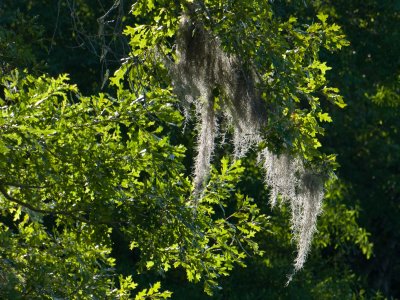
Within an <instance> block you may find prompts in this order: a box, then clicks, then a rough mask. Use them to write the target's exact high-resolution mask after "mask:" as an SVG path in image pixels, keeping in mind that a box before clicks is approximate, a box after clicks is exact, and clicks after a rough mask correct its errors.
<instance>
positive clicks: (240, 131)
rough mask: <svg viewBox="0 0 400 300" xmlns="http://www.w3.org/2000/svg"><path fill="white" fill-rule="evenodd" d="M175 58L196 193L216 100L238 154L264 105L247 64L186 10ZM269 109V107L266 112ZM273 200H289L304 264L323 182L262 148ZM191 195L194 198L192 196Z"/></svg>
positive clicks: (247, 145)
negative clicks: (188, 117) (193, 153)
mask: <svg viewBox="0 0 400 300" xmlns="http://www.w3.org/2000/svg"><path fill="white" fill-rule="evenodd" d="M176 54H177V61H176V62H175V63H174V64H172V65H169V67H168V68H169V71H170V74H171V76H172V79H173V84H174V90H175V93H176V94H177V96H178V97H179V98H180V99H181V100H182V102H183V103H184V106H186V107H189V106H190V105H194V107H195V110H196V113H197V119H198V122H197V124H198V139H197V157H196V159H195V167H194V185H195V187H194V188H195V196H196V197H199V195H200V193H201V191H202V190H203V189H204V184H205V182H206V181H207V178H208V175H209V172H210V164H211V159H212V155H213V151H214V148H215V139H216V137H217V135H218V123H217V118H216V105H215V99H216V96H217V95H218V101H219V102H218V106H219V107H220V108H221V109H220V111H221V114H223V115H224V117H225V120H226V121H227V123H228V125H229V126H230V127H231V128H233V144H234V155H235V157H236V158H240V157H242V156H244V155H246V153H247V152H248V151H249V150H250V149H251V148H252V147H254V146H255V145H257V144H259V143H260V142H261V141H262V140H263V137H262V134H261V132H262V130H263V128H265V126H266V124H267V116H268V109H267V106H266V105H265V102H263V100H262V99H261V97H260V93H259V91H258V89H257V85H258V83H259V79H258V78H257V76H256V75H255V74H256V72H254V70H253V69H252V66H250V65H244V64H243V63H241V62H240V60H239V59H238V57H236V56H235V55H233V54H228V53H226V52H224V51H223V50H222V46H221V42H220V40H219V39H218V37H216V36H214V35H213V34H212V33H211V32H209V31H207V30H206V29H204V26H202V24H201V23H200V22H197V21H196V22H195V21H193V20H192V19H191V18H190V17H189V16H188V15H183V16H182V17H181V23H180V27H179V32H178V37H177V44H176ZM270 113H272V112H270ZM260 158H261V160H262V164H263V168H264V169H265V173H266V177H265V182H266V184H267V185H268V187H269V188H270V190H271V204H272V206H274V205H275V204H276V201H277V200H276V199H278V196H279V195H280V197H281V199H282V200H283V201H284V202H288V203H289V204H290V208H291V212H292V219H291V221H292V231H293V233H294V240H295V241H296V243H297V257H296V260H295V264H294V268H295V271H297V270H299V269H301V268H302V266H303V264H304V262H305V259H306V257H307V253H308V251H309V248H310V244H311V240H312V236H313V233H314V232H315V230H316V220H317V216H318V214H319V213H320V211H321V201H322V198H323V195H324V193H323V181H322V179H321V178H320V177H318V176H317V175H316V174H313V173H312V171H311V170H308V169H307V168H306V167H305V166H304V163H303V162H302V160H301V159H300V158H296V157H293V156H292V155H289V154H281V155H276V154H274V153H272V152H271V151H270V150H268V149H264V150H262V151H261V153H260ZM196 197H195V198H196Z"/></svg>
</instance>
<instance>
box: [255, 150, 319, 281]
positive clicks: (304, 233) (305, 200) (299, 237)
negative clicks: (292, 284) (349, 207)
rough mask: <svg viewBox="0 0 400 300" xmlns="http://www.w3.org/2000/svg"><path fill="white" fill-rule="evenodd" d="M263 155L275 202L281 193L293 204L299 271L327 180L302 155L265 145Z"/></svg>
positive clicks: (268, 181)
mask: <svg viewBox="0 0 400 300" xmlns="http://www.w3.org/2000/svg"><path fill="white" fill-rule="evenodd" d="M260 157H261V158H262V161H263V167H264V169H265V171H266V176H265V182H266V184H267V185H268V186H269V188H270V191H271V192H270V193H271V198H270V199H271V200H270V202H271V205H272V206H275V205H276V202H277V199H278V197H279V196H280V197H281V199H282V201H283V202H289V204H290V210H291V212H292V219H291V223H292V231H293V234H294V240H295V241H296V243H297V257H296V260H295V264H294V268H295V270H294V271H295V272H296V271H298V270H300V269H301V268H302V267H303V265H304V262H305V261H306V258H307V254H308V252H309V250H310V245H311V241H312V237H313V234H314V232H315V231H316V223H317V216H318V215H319V214H320V213H321V204H322V199H323V197H324V188H323V187H324V183H323V180H322V178H321V177H320V176H318V174H315V173H313V172H312V170H308V169H307V168H306V167H305V166H304V164H303V162H302V161H301V160H300V159H299V158H293V157H291V156H289V155H288V154H280V155H276V154H274V153H272V152H270V151H269V150H268V149H264V150H263V151H262V152H261V153H260ZM290 280H291V276H290V277H289V281H290Z"/></svg>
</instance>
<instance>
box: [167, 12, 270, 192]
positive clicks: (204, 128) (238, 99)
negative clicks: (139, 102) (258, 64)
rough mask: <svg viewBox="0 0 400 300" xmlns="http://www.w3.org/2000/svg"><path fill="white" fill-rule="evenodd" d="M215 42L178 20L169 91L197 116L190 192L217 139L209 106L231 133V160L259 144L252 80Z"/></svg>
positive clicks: (260, 119) (259, 106)
mask: <svg viewBox="0 0 400 300" xmlns="http://www.w3.org/2000/svg"><path fill="white" fill-rule="evenodd" d="M221 48H222V47H221V43H220V41H219V39H218V38H217V37H215V36H213V35H212V34H210V33H209V32H207V31H206V30H204V29H203V27H202V26H201V25H199V24H193V23H192V21H191V19H190V18H189V17H187V16H183V17H182V21H181V26H180V30H179V36H178V40H177V57H178V62H177V63H176V64H175V66H174V67H173V69H172V74H173V78H174V89H175V92H176V93H177V95H178V96H179V97H180V98H181V99H182V100H183V101H184V102H185V103H186V104H194V106H195V108H196V112H197V114H198V119H199V120H200V122H199V126H200V128H199V136H198V141H197V150H198V155H197V158H196V162H195V170H194V177H195V180H194V181H195V189H196V190H197V191H199V190H201V188H202V186H203V183H204V181H205V180H206V178H207V174H208V172H209V166H210V159H211V156H212V152H213V148H214V140H215V138H216V135H217V132H218V130H217V123H216V121H215V116H214V114H215V107H214V100H215V97H216V93H218V94H219V95H220V97H218V99H219V100H220V103H219V105H220V106H221V110H222V111H223V112H224V114H225V117H226V119H227V120H228V124H230V125H232V127H233V130H234V135H233V136H234V138H233V139H234V145H235V156H236V157H241V156H244V155H245V154H246V153H247V151H248V150H249V149H250V148H251V146H253V145H255V144H256V143H258V142H259V141H260V130H261V127H262V124H263V123H265V120H266V109H265V107H264V106H265V105H264V104H263V102H262V101H261V98H260V97H259V95H258V92H257V89H256V80H255V76H254V75H253V74H252V72H251V70H250V69H249V68H247V69H246V68H245V66H244V65H242V64H241V63H240V62H239V61H238V59H237V58H236V57H235V56H233V55H229V54H227V53H225V52H224V51H222V49H221Z"/></svg>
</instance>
